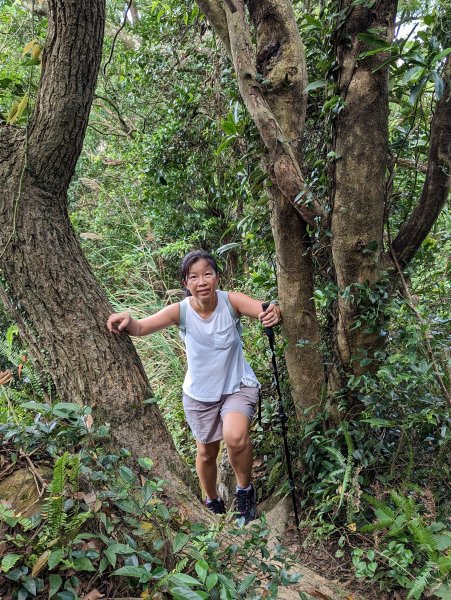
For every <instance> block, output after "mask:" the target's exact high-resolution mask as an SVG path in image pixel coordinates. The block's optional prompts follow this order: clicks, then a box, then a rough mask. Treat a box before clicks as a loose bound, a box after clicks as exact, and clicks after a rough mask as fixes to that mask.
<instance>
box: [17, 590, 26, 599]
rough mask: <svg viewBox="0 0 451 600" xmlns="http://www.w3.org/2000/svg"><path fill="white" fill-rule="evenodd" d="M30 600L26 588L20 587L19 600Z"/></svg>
mask: <svg viewBox="0 0 451 600" xmlns="http://www.w3.org/2000/svg"><path fill="white" fill-rule="evenodd" d="M26 598H28V590H27V589H26V588H24V587H20V589H19V591H18V593H17V600H25V599H26Z"/></svg>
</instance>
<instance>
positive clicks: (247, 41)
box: [197, 0, 451, 420]
mask: <svg viewBox="0 0 451 600" xmlns="http://www.w3.org/2000/svg"><path fill="white" fill-rule="evenodd" d="M197 2H198V5H199V7H200V8H201V10H202V11H203V12H204V14H205V16H206V17H207V19H208V20H209V22H210V24H211V26H212V27H213V29H214V30H215V32H216V34H217V35H218V36H219V38H220V39H221V40H222V43H223V45H224V47H225V48H226V50H227V52H228V54H229V56H230V59H231V60H232V62H233V65H234V68H235V73H236V77H237V81H238V86H239V90H240V93H241V97H242V99H243V102H244V104H245V105H246V107H247V109H248V111H249V114H250V116H251V118H252V119H253V121H254V123H255V126H256V128H257V130H258V132H259V134H260V137H261V140H262V143H263V145H264V148H265V162H266V169H267V173H268V175H269V177H270V179H271V181H272V186H271V187H270V188H269V190H270V193H271V196H272V202H273V206H272V231H273V236H274V240H275V246H276V261H277V271H278V286H279V287H278V292H279V300H280V305H281V308H282V314H283V317H284V331H285V335H286V338H287V340H288V346H287V349H286V359H287V367H288V371H289V376H290V382H291V385H292V391H293V398H294V401H295V406H296V409H297V414H298V418H299V419H301V420H302V419H303V418H305V417H304V416H303V411H304V409H306V408H312V407H313V408H316V407H318V406H319V404H320V399H321V389H322V388H323V386H324V384H325V383H326V384H327V389H328V395H329V398H330V399H331V400H332V404H333V395H334V391H336V390H337V389H339V388H346V379H347V377H348V376H349V375H350V374H354V375H357V376H358V375H360V374H361V373H362V372H363V371H365V370H368V369H369V368H371V367H369V366H368V365H370V364H372V366H373V368H374V365H375V364H377V363H376V362H372V359H373V358H374V355H375V352H376V351H377V350H380V349H381V347H382V346H383V344H384V339H383V337H381V335H380V332H379V331H380V329H381V328H379V331H377V330H376V331H374V332H369V331H368V327H367V325H366V323H365V319H364V318H362V319H359V317H361V316H362V313H363V312H364V310H365V308H364V307H363V306H362V304H361V303H359V302H353V301H352V298H351V297H350V296H349V295H347V294H344V293H342V292H344V291H345V290H347V289H348V290H349V289H350V290H352V288H353V287H354V289H355V285H356V284H362V285H369V286H371V285H374V284H377V282H378V281H380V278H381V274H382V272H383V271H385V270H386V269H387V268H389V269H390V268H391V269H392V272H393V274H394V276H395V278H396V276H397V274H398V271H399V267H400V266H405V265H407V264H408V263H409V261H410V260H411V259H412V258H413V256H414V255H415V253H416V251H417V250H418V248H419V247H420V245H421V243H422V242H423V240H424V239H425V237H426V236H427V234H428V232H429V231H430V229H431V227H432V225H433V224H434V222H435V221H436V219H437V217H438V215H439V214H440V211H441V209H442V208H443V205H444V204H445V201H446V199H447V197H448V194H449V188H450V182H451V100H450V85H449V84H450V66H449V64H450V63H449V58H448V59H447V63H446V66H445V69H444V74H443V75H444V80H445V82H446V83H445V86H446V87H445V90H444V93H443V95H442V97H441V99H440V100H439V101H438V102H437V103H436V106H435V111H434V115H433V118H432V121H431V123H430V149H429V157H428V165H427V174H426V178H425V181H424V186H423V190H422V193H421V196H420V197H419V198H418V199H417V201H416V203H415V204H414V208H413V210H412V212H411V214H410V215H409V216H408V217H407V219H406V220H405V222H404V223H403V224H402V225H401V227H400V228H399V231H397V232H392V239H390V240H389V245H388V248H387V247H386V246H385V247H384V240H383V236H384V225H385V218H386V208H387V203H388V201H389V198H388V191H389V189H390V186H389V185H388V182H389V180H390V178H389V177H388V175H387V172H388V166H389V164H388V160H389V147H388V139H389V137H388V116H389V93H388V69H389V65H388V61H387V57H388V54H387V52H378V53H370V52H368V53H367V55H365V51H366V50H369V49H370V47H368V46H367V45H366V44H365V43H364V42H363V41H362V37H361V34H366V33H367V32H368V31H372V32H375V31H376V32H377V35H378V37H379V38H382V39H383V40H384V42H385V43H386V44H387V46H388V45H389V44H390V43H391V42H392V40H393V35H394V29H395V18H396V10H397V1H396V0H380V1H379V2H377V3H367V4H366V3H363V2H355V1H353V0H344V2H342V3H341V4H340V14H341V15H345V18H344V19H343V20H342V22H341V23H340V25H339V29H338V31H337V32H336V44H335V63H336V65H338V67H337V88H338V90H337V93H338V95H339V96H340V97H341V103H342V110H341V111H340V113H339V115H338V117H337V119H336V121H335V126H334V132H333V141H332V148H333V151H334V152H335V155H336V156H337V160H336V161H335V162H334V168H333V173H332V175H331V177H332V185H331V186H330V189H331V192H330V196H329V197H328V198H327V199H326V200H325V201H324V200H323V201H322V202H318V201H317V200H316V199H315V198H312V197H311V194H309V193H307V192H308V181H307V182H305V180H304V176H303V164H302V150H303V148H302V146H301V142H300V140H302V135H303V132H304V127H305V116H306V102H307V97H306V93H305V88H306V86H307V74H306V61H305V54H304V48H303V44H302V39H301V36H300V33H299V28H298V26H297V22H296V18H295V14H294V11H293V5H292V4H293V3H292V1H291V0H248V1H247V2H244V0H224V1H222V0H197ZM254 39H255V40H256V42H255V43H254ZM363 39H364V38H363ZM306 184H307V185H306ZM318 223H320V225H321V229H322V231H329V232H330V236H324V237H323V242H325V243H324V249H325V251H326V252H329V253H330V264H331V266H332V269H333V272H334V274H335V283H336V285H337V287H338V290H339V294H338V298H337V306H336V312H335V317H334V331H333V332H332V334H333V339H334V342H333V345H334V365H333V367H332V368H331V369H329V371H328V372H327V373H325V370H324V368H323V358H322V356H321V354H320V351H319V349H318V342H319V339H320V332H319V325H318V319H317V312H316V310H315V305H314V302H313V296H314V264H313V259H312V253H311V252H310V251H309V248H310V246H311V239H310V237H309V234H308V230H307V225H310V227H311V229H316V228H317V226H318ZM384 248H385V249H384ZM358 322H360V323H361V324H360V325H359V326H356V324H358ZM300 340H303V342H302V343H301V344H300V343H299V342H300ZM305 341H306V342H307V343H305ZM363 359H365V360H363ZM323 389H324V388H323ZM349 401H350V405H351V407H354V408H356V409H357V410H358V409H359V406H358V403H356V401H355V399H354V398H353V397H352V396H349ZM310 414H312V413H310Z"/></svg>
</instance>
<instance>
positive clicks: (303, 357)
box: [248, 0, 323, 421]
mask: <svg viewBox="0 0 451 600" xmlns="http://www.w3.org/2000/svg"><path fill="white" fill-rule="evenodd" d="M248 7H249V12H250V15H251V18H252V21H253V23H254V27H255V30H256V34H257V52H256V66H257V72H258V75H259V76H260V78H261V79H263V80H264V81H265V86H264V89H263V94H264V97H265V99H266V101H267V103H268V106H269V107H270V109H271V111H272V112H273V114H274V116H275V118H276V119H277V122H278V123H279V126H280V129H281V131H282V133H283V136H284V139H285V141H286V142H287V143H288V144H289V145H290V147H291V149H292V151H293V156H294V158H295V159H296V162H297V164H298V167H299V169H300V167H301V152H300V147H299V140H300V139H301V135H302V131H303V128H304V122H305V114H306V105H307V98H306V94H305V92H304V89H305V87H306V85H307V71H306V65H305V55H304V48H303V45H302V41H301V38H300V35H299V30H298V27H297V23H296V19H295V17H294V13H293V7H292V3H291V1H288V0H285V1H283V2H280V1H277V2H275V1H274V0H258V1H256V0H250V1H249V2H248ZM272 168H273V166H272V164H271V161H270V157H269V156H268V160H267V170H268V172H271V169H272ZM269 192H270V194H271V196H272V199H273V202H272V214H271V225H272V232H273V236H274V242H275V247H276V262H277V286H278V293H279V302H280V306H281V310H282V314H283V319H284V325H283V331H284V334H285V337H286V340H287V342H288V343H287V347H286V350H285V358H286V363H287V369H288V374H289V377H290V383H291V391H292V396H293V400H294V405H295V408H296V415H297V417H298V420H299V421H305V420H306V418H307V419H308V418H311V417H312V416H313V414H312V411H311V410H310V411H309V414H308V416H307V417H306V415H305V413H304V410H305V409H307V408H308V409H313V413H314V412H315V410H317V409H318V407H319V401H320V396H321V385H322V383H323V364H322V357H321V353H320V351H319V328H318V322H317V319H316V311H315V304H314V301H313V291H314V279H313V263H312V258H311V254H310V252H309V242H310V240H309V236H308V233H307V229H306V223H305V221H304V220H303V219H302V218H301V216H300V214H299V212H298V211H297V210H296V209H295V208H294V207H293V204H292V203H291V202H289V201H288V200H287V198H286V197H285V196H284V194H283V193H282V192H281V190H280V188H278V187H276V186H271V187H270V188H269Z"/></svg>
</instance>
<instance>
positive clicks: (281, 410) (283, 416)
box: [262, 302, 299, 531]
mask: <svg viewBox="0 0 451 600" xmlns="http://www.w3.org/2000/svg"><path fill="white" fill-rule="evenodd" d="M268 306H269V303H268V302H265V303H263V304H262V308H263V310H264V311H266V309H267V308H268ZM264 330H265V333H266V335H267V336H268V342H269V348H270V350H271V360H272V369H273V376H274V385H275V387H276V390H277V395H278V400H279V401H278V410H279V419H280V424H281V426H282V437H283V447H284V449H285V460H286V463H287V472H288V481H289V484H290V492H291V499H292V501H293V509H294V518H295V521H296V528H297V530H298V531H299V515H298V507H297V502H296V488H295V485H294V477H293V470H292V468H291V458H290V450H289V448H288V439H287V431H288V429H287V415H286V413H285V409H284V406H283V401H282V392H281V391H280V384H279V371H278V370H277V362H276V353H275V349H274V339H275V336H274V330H273V328H272V327H265V328H264Z"/></svg>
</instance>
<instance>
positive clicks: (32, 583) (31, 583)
mask: <svg viewBox="0 0 451 600" xmlns="http://www.w3.org/2000/svg"><path fill="white" fill-rule="evenodd" d="M22 585H23V587H24V588H25V589H26V590H27V591H29V592H30V594H31V595H32V596H36V580H35V578H34V577H32V576H31V575H27V577H24V578H23V580H22Z"/></svg>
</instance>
